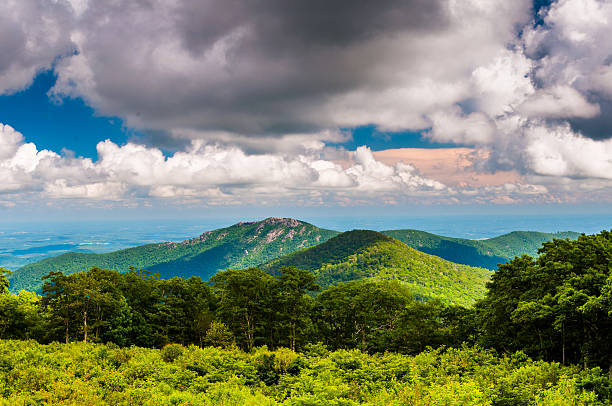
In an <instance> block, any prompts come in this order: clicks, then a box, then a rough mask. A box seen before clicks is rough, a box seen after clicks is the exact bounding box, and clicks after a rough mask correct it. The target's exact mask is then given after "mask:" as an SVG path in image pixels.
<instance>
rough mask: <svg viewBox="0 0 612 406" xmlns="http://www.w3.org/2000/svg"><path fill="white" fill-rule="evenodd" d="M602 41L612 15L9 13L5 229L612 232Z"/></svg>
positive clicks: (0, 132) (202, 4)
mask: <svg viewBox="0 0 612 406" xmlns="http://www.w3.org/2000/svg"><path fill="white" fill-rule="evenodd" d="M610 38H612V1H609V0H608V1H604V0H556V1H542V0H536V1H535V2H534V1H532V0H516V1H505V0H380V1H377V2H372V1H368V0H350V1H349V0H337V1H334V2H329V1H323V0H309V1H293V2H287V1H285V0H264V1H259V2H248V1H244V0H242V1H240V0H204V1H203V0H172V1H168V0H138V1H127V0H97V1H92V0H7V1H3V2H1V3H0V219H4V220H10V219H15V218H45V217H49V216H52V217H54V218H70V217H72V216H77V217H78V216H83V217H88V216H89V217H92V216H93V217H96V216H98V217H124V216H126V213H127V215H128V216H129V215H133V216H135V217H139V216H150V217H155V216H157V215H162V214H163V215H165V216H169V215H170V214H168V213H174V214H173V215H174V216H180V215H181V214H182V215H184V216H193V215H195V214H194V213H206V214H207V215H214V214H215V213H228V212H231V213H243V212H244V213H245V216H246V217H248V214H249V213H253V212H257V213H263V212H266V213H268V212H279V213H281V212H295V211H299V210H300V209H302V210H304V211H305V212H308V213H313V212H314V213H326V212H327V213H345V212H346V211H345V210H347V209H350V210H355V211H356V212H360V213H395V212H397V213H405V212H406V210H408V209H409V210H416V209H418V210H424V211H426V212H427V211H429V212H431V213H436V212H445V213H448V212H454V211H456V212H462V211H463V212H472V213H473V212H479V211H489V212H513V213H514V212H517V211H519V212H520V208H521V207H522V208H526V209H525V210H528V211H530V212H533V211H534V210H535V211H538V210H539V211H542V212H546V211H549V210H552V209H550V208H551V207H555V209H554V210H561V209H559V208H565V209H566V211H576V210H578V211H579V210H599V211H601V210H604V211H605V210H608V211H610V212H612V40H610ZM289 208H291V210H289ZM534 208H535V209H534ZM561 211H563V210H561Z"/></svg>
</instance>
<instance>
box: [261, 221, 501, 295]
mask: <svg viewBox="0 0 612 406" xmlns="http://www.w3.org/2000/svg"><path fill="white" fill-rule="evenodd" d="M283 266H295V267H298V268H302V269H307V270H309V271H312V272H314V273H315V274H316V275H317V280H318V283H319V284H321V285H322V286H323V287H327V286H330V285H334V284H336V283H339V282H345V281H351V280H358V279H398V280H401V281H403V282H405V283H406V284H407V285H409V286H410V287H411V289H412V291H413V292H414V294H415V296H417V297H420V298H439V299H441V300H443V301H445V302H450V303H456V304H462V305H470V304H472V303H473V302H474V301H475V300H477V299H479V298H481V297H483V296H484V293H485V284H486V282H487V281H488V280H489V278H490V275H491V271H489V270H487V269H483V268H475V267H471V266H467V265H459V264H455V263H452V262H449V261H447V260H444V259H442V258H439V257H436V256H433V255H429V254H426V253H423V252H420V251H417V250H415V249H414V248H411V247H409V246H408V245H406V244H404V243H403V242H401V241H398V240H396V239H394V238H391V237H389V236H386V235H384V234H381V233H377V232H375V231H368V230H353V231H348V232H345V233H342V234H340V235H337V236H336V237H334V238H331V239H329V240H328V241H326V242H324V243H321V244H319V245H315V246H313V247H309V248H305V249H302V250H299V251H296V252H293V253H290V254H288V255H285V256H282V257H280V258H277V259H274V260H272V261H270V262H268V263H266V264H263V265H260V267H261V269H263V270H265V271H267V272H269V273H275V272H277V271H278V270H279V269H280V268H281V267H283Z"/></svg>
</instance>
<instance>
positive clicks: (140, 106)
mask: <svg viewBox="0 0 612 406" xmlns="http://www.w3.org/2000/svg"><path fill="white" fill-rule="evenodd" d="M78 4H79V5H78V9H79V13H78V15H75V16H74V20H75V23H74V24H73V29H72V31H71V36H70V39H71V41H72V42H73V43H74V44H75V46H76V49H77V50H78V52H77V53H75V54H74V55H72V56H68V57H65V58H62V59H61V60H59V62H58V63H57V64H56V66H55V71H56V73H57V74H58V81H57V84H56V85H55V87H54V88H53V91H52V94H53V95H54V96H56V97H60V98H61V97H82V98H84V99H85V100H86V101H87V102H88V103H89V104H91V105H92V106H94V107H95V108H96V109H97V111H99V112H101V113H102V114H107V115H112V116H120V117H123V118H125V119H126V120H127V123H128V125H130V126H132V127H138V128H141V129H156V130H165V131H173V130H176V129H190V130H197V131H207V132H210V133H214V132H227V133H237V134H246V135H248V136H251V137H252V136H257V135H264V136H266V135H269V134H275V135H278V134H286V133H304V132H306V133H310V132H319V131H321V130H325V129H329V128H334V127H354V126H358V125H363V124H375V125H377V126H379V127H380V128H383V129H396V130H397V129H408V128H411V129H421V128H426V127H428V126H429V124H430V123H429V121H428V119H427V117H426V115H427V114H428V113H431V112H433V111H436V110H437V109H438V108H439V107H440V106H442V107H448V106H450V105H453V104H454V103H457V102H459V101H461V100H462V99H464V98H467V97H469V96H470V89H469V86H466V83H465V78H466V77H469V76H470V74H471V73H472V71H473V70H474V69H475V68H476V67H478V66H481V65H486V64H487V63H488V62H489V61H490V60H491V59H492V58H494V57H495V56H496V55H497V54H498V53H499V51H500V49H504V48H505V47H506V45H507V44H508V43H509V42H511V41H513V40H514V39H515V37H516V34H517V32H518V27H520V26H521V25H522V24H525V23H526V22H527V21H529V13H530V5H531V2H530V1H528V0H519V1H513V2H506V1H501V0H499V1H487V2H483V1H480V0H468V1H453V0H409V1H401V0H384V1H378V2H371V1H365V0H363V1H362V0H359V1H345V0H341V1H334V2H332V3H330V2H328V1H323V0H315V1H308V2H298V3H295V2H292V3H287V2H286V1H282V0H269V1H264V2H244V1H235V0H230V1H227V0H207V1H204V2H203V1H195V0H179V1H174V2H168V1H162V0H153V1H149V2H147V6H146V7H145V6H141V5H139V3H133V2H127V1H110V0H99V1H96V2H78ZM459 49H460V50H461V52H457V50H459ZM118 67H119V69H118ZM175 133H176V132H175Z"/></svg>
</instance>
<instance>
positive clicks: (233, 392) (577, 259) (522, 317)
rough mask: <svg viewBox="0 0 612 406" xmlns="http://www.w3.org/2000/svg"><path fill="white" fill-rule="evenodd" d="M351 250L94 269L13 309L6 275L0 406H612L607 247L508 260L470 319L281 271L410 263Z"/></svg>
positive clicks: (380, 284)
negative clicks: (213, 264)
mask: <svg viewBox="0 0 612 406" xmlns="http://www.w3.org/2000/svg"><path fill="white" fill-rule="evenodd" d="M346 234H347V236H344V235H340V236H338V237H336V238H334V239H332V240H330V245H329V246H331V247H336V248H337V251H336V252H341V253H342V254H341V255H337V256H334V255H329V256H328V257H327V258H324V257H322V256H323V255H324V254H325V253H326V252H327V251H326V250H327V248H326V244H321V245H320V246H317V247H319V248H318V250H317V251H315V252H316V253H317V255H311V254H308V252H309V251H310V250H313V249H314V248H310V249H305V250H303V251H300V252H296V253H294V254H293V255H290V256H287V257H284V258H281V259H279V260H278V261H277V262H276V263H275V265H274V264H273V265H274V266H272V265H270V266H271V268H270V270H271V271H273V272H272V274H270V273H267V272H264V271H263V270H260V269H258V268H248V269H237V270H225V271H221V272H219V273H217V274H216V275H215V276H214V277H212V278H211V279H210V281H209V282H208V283H205V282H203V281H202V280H201V279H200V278H196V277H192V278H189V279H183V278H179V277H175V278H171V279H169V280H163V279H157V278H156V277H154V276H151V275H150V274H148V273H146V272H138V271H135V270H131V271H128V272H126V273H119V272H117V271H111V270H105V269H99V268H93V269H91V270H89V271H87V272H81V273H73V274H70V275H64V274H63V273H61V272H52V273H50V274H48V275H46V276H45V278H44V286H43V289H42V296H38V295H36V294H34V293H28V292H25V291H21V292H20V293H19V294H18V295H15V294H11V293H10V292H9V290H8V286H7V285H8V282H9V280H8V279H7V278H6V275H7V274H8V272H7V271H6V270H2V269H0V288H2V289H1V291H0V404H7V405H13V404H45V403H46V404H93V405H95V404H156V405H157V404H204V405H206V404H210V405H218V404H227V405H234V404H245V405H266V404H268V405H276V404H284V405H327V404H332V405H359V404H369V405H404V404H415V405H438V404H444V405H465V404H470V405H472V404H475V405H566V404H571V405H609V404H612V385H611V382H612V344H611V343H612V232H608V231H603V232H601V233H600V234H597V235H590V236H586V235H583V236H581V237H579V238H578V239H577V240H576V241H570V240H560V239H555V240H553V241H552V242H548V243H545V244H544V246H543V247H542V249H541V250H540V256H539V257H538V258H537V259H533V258H532V257H529V256H526V255H525V256H522V257H518V258H515V259H513V260H512V261H510V262H509V263H507V264H504V265H502V266H501V267H500V268H499V270H498V272H496V273H494V274H493V276H492V278H491V281H490V282H489V283H488V284H487V286H486V288H487V291H486V295H485V297H484V298H483V299H482V300H479V301H478V302H477V303H476V305H475V306H474V307H472V308H466V307H462V306H458V305H451V304H448V303H444V302H442V301H441V300H435V299H434V300H427V301H423V297H421V296H420V295H416V297H415V296H413V290H414V288H413V287H411V286H410V284H408V283H405V282H402V281H401V280H399V279H400V278H376V277H374V276H371V275H370V276H367V277H366V278H365V279H363V280H350V281H348V282H340V283H338V284H336V285H333V286H331V287H329V288H327V289H325V290H323V291H321V292H319V293H316V292H317V291H318V290H320V286H318V284H317V283H316V280H317V275H315V274H314V273H312V272H310V271H308V270H303V269H298V268H295V267H288V266H287V265H288V264H289V263H290V261H289V260H290V259H291V258H295V259H296V261H297V260H300V261H302V262H301V263H302V264H303V265H308V264H310V266H312V267H318V268H317V269H316V270H317V271H318V270H320V269H322V268H323V267H322V266H321V265H320V264H324V265H326V266H327V265H329V266H330V267H332V268H331V269H334V270H339V271H341V272H339V274H340V275H345V274H347V272H349V271H350V272H353V271H355V269H352V268H347V267H346V266H345V265H344V264H346V263H347V262H349V263H350V261H352V260H347V259H346V258H347V257H348V258H355V261H357V263H360V264H367V263H368V262H365V259H364V258H366V257H367V255H366V254H367V253H372V252H376V251H375V250H374V251H373V250H372V247H378V246H380V245H381V244H382V246H383V248H384V249H385V250H384V251H381V252H377V254H376V255H375V256H378V257H383V258H385V261H393V255H392V254H393V253H394V251H393V250H391V254H389V255H388V258H387V257H384V255H383V253H384V252H387V253H389V247H388V246H387V245H389V244H391V245H397V244H401V246H405V245H404V244H403V243H400V242H397V241H395V240H393V239H391V238H389V237H385V236H381V235H378V233H374V232H363V231H355V232H350V233H346ZM347 244H352V247H353V248H354V247H360V248H359V249H358V250H357V251H358V252H357V253H353V254H351V252H352V251H353V249H348V248H347ZM315 248H316V247H315ZM406 249H408V250H411V249H410V248H408V247H406ZM301 253H307V255H306V256H303V257H302V256H301V255H300V254H301ZM330 253H331V251H330ZM420 255H425V256H426V257H429V258H435V257H432V256H428V255H426V254H422V253H421V254H420ZM317 258H318V260H317ZM360 258H361V259H360ZM281 260H282V261H283V262H282V264H279V263H278V262H281ZM317 261H318V262H317ZM360 261H361V262H360ZM438 261H441V260H438ZM341 265H342V266H345V267H344V268H342V267H339V266H341ZM334 267H335V268H334ZM370 269H375V268H370ZM382 269H384V268H382ZM326 275H327V274H326ZM58 341H63V342H64V343H63V344H59V343H58ZM75 341H79V342H75ZM145 347H149V348H145ZM151 347H152V348H151ZM290 347H291V348H290Z"/></svg>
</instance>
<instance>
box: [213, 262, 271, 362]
mask: <svg viewBox="0 0 612 406" xmlns="http://www.w3.org/2000/svg"><path fill="white" fill-rule="evenodd" d="M210 282H211V283H212V284H213V289H214V291H215V292H216V294H217V296H218V300H219V301H218V309H217V312H218V314H219V316H220V318H221V319H222V320H223V321H224V323H225V324H226V325H227V326H228V327H230V329H231V330H232V332H233V334H234V335H235V336H236V338H237V339H238V340H239V344H240V345H241V347H242V348H244V349H246V350H247V351H250V350H251V349H252V348H253V347H254V346H255V345H256V344H257V343H259V344H264V343H267V344H269V345H271V346H273V345H274V342H273V333H274V327H275V321H276V311H277V308H278V306H277V304H278V296H279V291H278V283H277V281H276V280H275V279H274V278H273V277H272V276H270V275H268V274H267V273H265V272H263V271H261V270H259V269H257V268H249V269H237V270H233V269H231V270H227V271H221V272H218V273H217V274H216V275H215V276H213V277H212V278H210Z"/></svg>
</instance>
